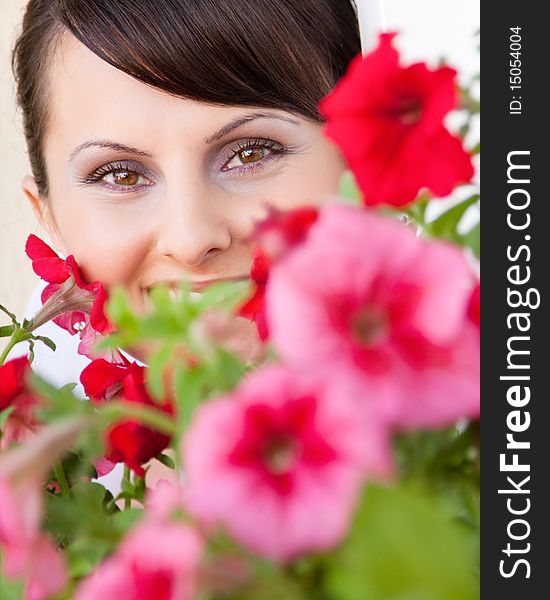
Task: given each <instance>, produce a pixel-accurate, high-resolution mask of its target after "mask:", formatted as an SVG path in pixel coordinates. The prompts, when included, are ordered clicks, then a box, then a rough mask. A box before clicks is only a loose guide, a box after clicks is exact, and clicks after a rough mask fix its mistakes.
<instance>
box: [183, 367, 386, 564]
mask: <svg viewBox="0 0 550 600" xmlns="http://www.w3.org/2000/svg"><path fill="white" fill-rule="evenodd" d="M182 456H183V463H184V472H185V474H186V478H187V484H188V485H187V507H188V510H189V511H190V512H191V513H192V514H194V515H195V516H197V517H198V518H199V519H201V520H202V521H203V522H204V523H205V524H207V525H215V524H222V525H224V526H226V527H227V528H228V530H229V532H230V533H231V534H232V535H233V536H234V538H235V539H236V540H237V541H239V542H241V543H243V544H245V545H247V546H248V547H249V548H251V549H252V550H253V551H256V552H258V553H260V554H263V555H265V556H268V557H270V558H272V559H275V560H278V561H286V560H289V559H291V558H293V557H294V556H296V555H299V554H301V553H304V552H307V551H312V550H321V549H324V548H328V547H330V546H333V545H335V544H336V543H338V542H339V541H340V540H341V538H342V537H343V536H344V534H345V533H346V530H347V527H348V524H349V519H350V516H351V513H352V511H353V508H354V504H355V501H356V498H357V494H358V491H359V489H360V485H361V482H362V477H363V474H364V472H365V470H370V471H375V472H377V473H378V472H380V473H385V472H387V471H388V469H389V467H390V462H391V461H390V457H389V452H388V450H387V447H386V446H385V436H384V435H382V433H381V432H380V433H379V432H378V431H377V430H376V429H373V435H372V437H371V438H370V439H369V438H368V437H367V436H366V435H365V432H364V430H361V431H360V430H359V428H358V427H357V426H356V424H355V413H354V411H353V410H351V409H350V405H349V403H348V402H346V393H341V390H340V389H335V388H332V387H331V386H326V385H325V386H324V387H320V386H319V385H317V384H314V383H312V382H311V381H308V382H306V381H305V380H301V379H298V378H297V376H295V375H294V374H292V373H290V372H289V371H287V370H285V369H283V368H280V367H271V368H267V369H264V370H261V371H256V372H255V373H254V374H253V375H251V376H250V378H249V379H248V380H246V381H245V382H244V383H243V384H242V386H241V387H240V388H239V389H238V390H237V391H236V392H235V393H234V394H233V395H232V396H227V397H223V398H220V399H217V400H212V401H209V402H207V403H206V404H204V405H203V406H201V407H200V408H199V409H198V410H197V412H196V413H195V417H194V420H193V422H192V423H191V425H190V428H189V430H188V434H187V436H186V438H185V439H184V442H183V446H182Z"/></svg>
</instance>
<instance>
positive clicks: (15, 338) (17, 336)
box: [0, 329, 24, 365]
mask: <svg viewBox="0 0 550 600" xmlns="http://www.w3.org/2000/svg"><path fill="white" fill-rule="evenodd" d="M23 339H24V338H21V329H17V330H16V331H15V332H14V334H13V335H12V336H11V339H10V341H9V342H8V345H7V346H6V347H5V348H4V351H3V352H2V354H0V365H3V364H4V362H5V360H6V358H8V354H9V353H10V352H11V350H12V348H13V347H14V346H15V345H16V344H18V343H19V342H22V341H23Z"/></svg>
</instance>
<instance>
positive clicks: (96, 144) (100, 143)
mask: <svg viewBox="0 0 550 600" xmlns="http://www.w3.org/2000/svg"><path fill="white" fill-rule="evenodd" d="M256 119H276V120H279V121H285V122H287V123H292V124H293V125H298V126H300V122H299V121H297V120H296V119H292V118H291V117H285V116H284V115H276V114H273V113H250V114H246V115H240V116H238V117H236V118H235V119H233V121H230V122H229V123H227V124H226V125H224V126H223V127H221V128H220V129H218V131H216V132H215V133H213V134H212V135H211V136H210V137H207V138H205V139H204V142H205V144H213V143H214V142H217V141H218V140H220V139H221V138H223V137H224V136H226V135H227V134H228V133H231V132H232V131H233V130H235V129H237V128H238V127H240V126H241V125H244V124H245V123H250V122H251V121H255V120H256ZM87 148H108V149H110V150H115V151H116V152H126V153H128V154H135V155H137V156H147V157H148V158H152V156H153V155H152V154H151V153H150V152H145V151H144V150H139V149H138V148H134V147H133V146H127V145H126V144H120V143H118V142H113V141H111V140H88V141H87V142H84V143H82V144H80V145H79V146H77V147H76V148H75V149H74V150H73V151H72V152H71V154H70V156H69V162H70V161H72V160H74V158H75V157H76V156H77V154H79V153H80V152H82V151H83V150H86V149H87Z"/></svg>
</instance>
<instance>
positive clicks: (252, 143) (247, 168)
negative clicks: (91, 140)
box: [80, 139, 293, 193]
mask: <svg viewBox="0 0 550 600" xmlns="http://www.w3.org/2000/svg"><path fill="white" fill-rule="evenodd" d="M258 148H262V149H265V150H269V151H270V154H269V155H268V156H267V157H265V158H262V159H261V160H259V161H257V162H254V163H251V164H249V165H243V166H241V167H234V168H232V169H226V168H225V166H226V165H227V164H229V163H230V162H231V161H232V160H233V159H234V158H235V157H236V156H237V155H238V154H239V153H241V152H243V151H244V150H250V149H258ZM229 150H230V151H231V156H230V157H229V158H228V159H227V160H226V161H225V162H224V166H223V167H222V171H225V172H232V171H236V172H237V173H238V174H243V175H244V174H247V173H252V172H255V171H257V170H259V169H263V168H264V167H265V164H266V162H271V161H272V160H275V159H276V157H278V156H283V155H286V154H290V153H291V152H292V151H293V147H291V146H283V145H282V144H280V143H278V142H275V141H273V140H268V139H247V140H239V141H238V142H236V143H235V144H234V145H233V146H230V147H229ZM270 157H271V158H270ZM120 171H128V172H129V173H133V174H136V175H139V176H141V177H145V178H146V179H150V180H154V177H153V175H152V173H150V171H149V170H148V169H145V168H144V167H143V165H141V164H140V163H137V162H135V161H131V160H125V161H117V162H113V163H109V164H107V165H103V166H102V167H99V169H96V170H95V171H93V172H92V173H89V174H88V175H86V176H85V177H84V178H82V180H81V181H80V183H82V184H84V185H92V184H99V185H102V186H104V187H105V188H107V189H109V190H112V191H115V192H118V193H129V192H135V191H136V189H140V190H141V189H143V188H145V187H149V186H150V185H152V184H141V185H139V186H138V185H135V186H128V187H127V189H124V188H125V186H122V185H115V184H112V183H109V182H106V181H102V179H103V178H104V177H105V176H106V175H109V174H111V173H117V172H120Z"/></svg>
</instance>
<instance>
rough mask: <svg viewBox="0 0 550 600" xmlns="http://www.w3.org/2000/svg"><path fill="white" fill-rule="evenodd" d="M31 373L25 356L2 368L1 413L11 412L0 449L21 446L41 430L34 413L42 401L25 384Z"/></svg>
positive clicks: (0, 381)
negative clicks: (32, 433)
mask: <svg viewBox="0 0 550 600" xmlns="http://www.w3.org/2000/svg"><path fill="white" fill-rule="evenodd" d="M30 370H31V369H30V363H29V360H28V358H27V357H26V356H21V357H19V358H14V359H13V360H10V361H8V362H7V363H6V364H4V365H0V412H2V411H4V410H7V409H8V408H11V409H12V411H11V412H10V414H9V416H8V419H7V421H6V423H5V424H4V428H3V431H2V438H1V440H0V449H5V448H7V446H8V445H10V444H11V443H13V442H22V441H23V440H25V439H26V438H27V436H28V435H29V433H31V432H32V431H34V430H35V429H36V427H37V426H38V420H37V418H36V414H35V409H36V407H37V405H38V404H39V403H40V401H39V399H38V398H37V396H36V395H35V394H33V393H32V392H31V391H30V390H29V389H28V387H27V384H26V381H25V380H26V377H27V374H28V373H29V372H30Z"/></svg>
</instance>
